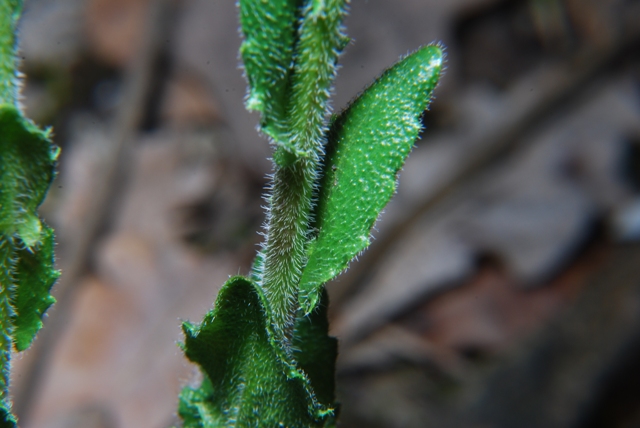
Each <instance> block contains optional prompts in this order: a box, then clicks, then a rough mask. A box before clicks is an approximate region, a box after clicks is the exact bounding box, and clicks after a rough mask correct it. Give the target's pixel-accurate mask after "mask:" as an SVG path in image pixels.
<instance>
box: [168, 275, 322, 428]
mask: <svg viewBox="0 0 640 428" xmlns="http://www.w3.org/2000/svg"><path fill="white" fill-rule="evenodd" d="M183 329H184V333H185V336H186V337H185V343H184V350H185V353H186V355H187V357H188V358H189V359H190V360H191V361H193V362H194V363H197V364H198V365H200V367H201V368H202V370H203V372H204V374H205V376H206V378H205V380H204V381H203V384H202V385H201V386H200V388H197V389H192V388H185V390H183V392H182V394H181V404H180V416H181V417H182V418H183V420H184V421H185V426H188V427H203V428H212V427H226V426H242V427H292V428H293V427H321V426H326V423H327V422H330V421H332V419H333V410H332V409H331V408H328V407H325V406H322V405H321V404H319V403H318V402H317V400H316V399H315V396H314V394H313V392H312V389H311V385H310V382H309V379H308V378H307V377H306V375H304V374H303V373H302V372H301V371H300V370H299V369H298V368H297V367H296V365H295V362H294V361H293V360H292V358H291V357H290V356H288V355H287V354H286V353H285V352H284V350H283V349H282V348H281V347H280V344H279V343H277V342H276V341H275V340H274V339H273V335H272V333H271V322H270V315H269V311H268V306H267V304H266V300H265V298H264V296H263V295H262V291H261V290H260V288H259V287H257V286H256V285H255V284H253V283H252V282H251V281H250V280H249V279H247V278H243V277H233V278H231V279H229V281H228V282H227V283H226V284H225V285H224V287H223V288H222V289H221V290H220V293H219V295H218V298H217V300H216V306H215V307H214V309H213V310H212V311H211V312H209V313H208V314H207V315H206V316H205V318H204V321H203V322H202V324H200V325H197V326H196V325H193V324H190V323H185V324H184V325H183ZM187 424H188V425H187Z"/></svg>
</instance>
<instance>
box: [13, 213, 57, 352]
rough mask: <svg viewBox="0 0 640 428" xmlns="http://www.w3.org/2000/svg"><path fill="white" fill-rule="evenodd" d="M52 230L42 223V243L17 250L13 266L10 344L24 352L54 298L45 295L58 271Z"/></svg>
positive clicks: (47, 293) (40, 325)
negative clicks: (13, 285) (13, 312)
mask: <svg viewBox="0 0 640 428" xmlns="http://www.w3.org/2000/svg"><path fill="white" fill-rule="evenodd" d="M53 238H54V236H53V230H52V229H51V228H50V227H48V226H46V225H45V226H44V229H43V232H42V242H41V243H40V244H39V245H38V247H37V248H36V249H26V248H22V249H20V250H18V253H17V255H18V260H17V264H16V269H15V278H16V283H17V285H18V286H17V287H16V291H15V299H14V301H13V306H14V308H15V314H14V316H13V324H14V327H15V330H14V331H13V344H14V346H15V348H16V350H18V351H24V350H25V349H27V348H28V347H29V346H30V345H31V342H32V341H33V339H34V338H35V336H36V333H38V331H39V330H40V329H41V328H42V316H43V315H44V313H45V311H46V310H47V309H49V307H50V306H51V305H53V304H54V303H55V301H56V299H54V298H53V296H51V295H50V294H49V291H50V290H51V287H52V286H53V284H54V282H55V281H56V279H58V277H59V276H60V272H59V271H57V270H55V269H54V267H53V266H54V253H53V248H54V241H53Z"/></svg>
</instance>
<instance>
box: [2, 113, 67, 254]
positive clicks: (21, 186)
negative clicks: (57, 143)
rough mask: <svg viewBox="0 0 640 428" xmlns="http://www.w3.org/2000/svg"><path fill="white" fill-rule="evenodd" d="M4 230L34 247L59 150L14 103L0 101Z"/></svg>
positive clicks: (39, 233)
mask: <svg viewBox="0 0 640 428" xmlns="http://www.w3.org/2000/svg"><path fill="white" fill-rule="evenodd" d="M0 157H1V158H2V162H0V183H2V189H1V190H0V233H2V234H4V235H6V236H16V237H18V238H20V240H22V242H23V243H24V244H25V245H26V246H27V247H28V248H31V247H33V246H34V245H36V244H37V243H38V242H39V241H40V235H41V233H42V225H41V223H40V220H39V219H38V214H37V211H36V210H37V208H38V206H40V204H41V203H42V201H43V200H44V197H45V196H46V194H47V191H48V190H49V185H50V184H51V181H52V180H53V177H54V167H55V160H56V157H57V152H56V151H55V150H54V149H53V146H52V145H51V141H50V140H49V133H48V132H46V131H42V130H41V129H39V128H38V127H37V126H35V125H34V124H33V123H31V122H30V121H28V120H27V119H25V118H24V117H22V114H21V113H20V111H18V109H17V108H16V107H15V106H13V105H8V104H4V105H0Z"/></svg>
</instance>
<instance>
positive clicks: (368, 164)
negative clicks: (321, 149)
mask: <svg viewBox="0 0 640 428" xmlns="http://www.w3.org/2000/svg"><path fill="white" fill-rule="evenodd" d="M442 63H443V53H442V49H441V48H440V47H438V46H433V45H432V46H426V47H423V48H421V49H419V50H418V51H416V52H414V53H413V54H411V55H409V56H407V57H406V58H404V59H402V60H401V61H399V62H398V63H397V64H395V65H394V66H393V67H391V68H390V69H388V70H387V71H386V72H385V73H383V74H382V76H381V77H380V78H378V79H377V80H376V81H375V82H374V83H373V84H372V85H371V86H370V87H369V88H368V89H366V90H365V91H364V92H363V93H362V94H361V95H360V96H359V97H358V98H357V99H356V100H355V101H354V102H353V103H352V104H351V105H350V106H349V107H348V108H347V109H346V110H345V111H344V112H343V113H342V114H340V115H339V116H338V117H337V118H336V119H335V120H334V121H333V123H332V124H331V128H330V130H329V134H328V144H327V150H326V151H327V153H326V157H325V165H324V171H323V174H324V175H323V177H322V180H321V182H320V193H319V198H318V204H317V207H316V210H315V219H316V223H315V225H314V227H315V229H316V230H317V231H318V232H317V236H316V237H315V239H313V240H312V242H311V243H310V244H309V246H308V249H307V256H308V262H307V265H306V267H305V269H304V271H303V274H302V278H301V280H300V292H299V300H300V304H301V307H302V308H303V309H304V310H305V312H306V313H309V312H310V311H311V310H313V308H314V307H315V306H316V305H317V303H318V300H319V297H320V290H321V287H322V285H323V284H324V283H325V282H327V281H329V280H330V279H332V278H334V277H335V276H336V275H338V274H339V273H340V272H341V271H342V270H344V269H345V268H346V267H347V266H348V264H349V262H350V261H351V260H352V259H353V258H354V257H355V256H356V255H357V254H358V253H359V252H361V251H362V250H364V249H365V248H366V247H367V246H368V245H369V240H370V233H371V228H372V227H373V225H374V223H375V221H376V219H377V218H378V215H379V214H380V212H381V211H382V209H383V208H384V206H385V205H386V204H387V203H388V202H389V200H390V199H391V196H392V195H393V193H394V192H395V190H396V178H397V177H396V176H397V174H398V171H399V170H400V168H401V167H402V165H403V164H404V161H405V159H406V157H407V156H408V155H409V152H410V151H411V149H412V147H413V144H414V142H415V140H416V139H417V138H418V135H419V133H420V131H421V123H420V116H421V115H422V113H423V112H424V110H425V109H426V108H427V106H428V104H429V101H430V99H431V94H432V92H433V89H434V88H435V86H436V84H437V82H438V79H439V76H440V72H441V69H442Z"/></svg>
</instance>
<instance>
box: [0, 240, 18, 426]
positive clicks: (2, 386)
mask: <svg viewBox="0 0 640 428" xmlns="http://www.w3.org/2000/svg"><path fill="white" fill-rule="evenodd" d="M16 258H17V256H16V248H15V246H14V245H13V244H12V242H11V241H10V240H9V239H7V238H6V237H5V236H3V235H2V234H0V422H4V424H5V425H6V424H7V423H9V422H10V418H12V417H13V416H12V415H11V412H10V408H11V402H10V401H9V361H10V359H11V342H12V334H13V330H14V327H13V316H14V315H15V310H14V307H13V304H12V300H13V295H14V293H15V289H16V285H15V280H14V268H15V264H16ZM0 426H3V425H0ZM6 426H11V425H6Z"/></svg>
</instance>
